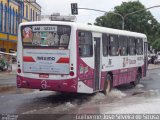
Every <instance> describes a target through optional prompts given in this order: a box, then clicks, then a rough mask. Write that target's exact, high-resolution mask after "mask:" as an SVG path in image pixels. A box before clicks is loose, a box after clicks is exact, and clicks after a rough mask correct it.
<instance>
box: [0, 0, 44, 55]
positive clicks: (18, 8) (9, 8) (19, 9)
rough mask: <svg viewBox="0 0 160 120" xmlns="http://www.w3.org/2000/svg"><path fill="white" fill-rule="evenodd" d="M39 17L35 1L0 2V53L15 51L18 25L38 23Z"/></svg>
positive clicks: (39, 12) (12, 0)
mask: <svg viewBox="0 0 160 120" xmlns="http://www.w3.org/2000/svg"><path fill="white" fill-rule="evenodd" d="M40 16H41V6H40V5H39V4H38V3H36V0H0V51H3V52H11V51H16V49H17V31H18V25H19V23H21V22H27V21H39V20H40Z"/></svg>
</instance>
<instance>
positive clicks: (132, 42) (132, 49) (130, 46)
mask: <svg viewBox="0 0 160 120" xmlns="http://www.w3.org/2000/svg"><path fill="white" fill-rule="evenodd" d="M128 50H129V54H130V55H136V40H135V38H133V37H129V41H128Z"/></svg>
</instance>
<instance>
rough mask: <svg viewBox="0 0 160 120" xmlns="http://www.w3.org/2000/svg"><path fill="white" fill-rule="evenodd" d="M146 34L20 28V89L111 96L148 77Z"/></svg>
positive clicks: (57, 24) (67, 26)
mask: <svg viewBox="0 0 160 120" xmlns="http://www.w3.org/2000/svg"><path fill="white" fill-rule="evenodd" d="M147 51H148V43H147V37H146V35H144V34H141V33H136V32H129V31H124V30H116V29H111V28H104V27H99V26H94V25H85V24H78V23H74V22H62V21H37V22H26V23H21V24H20V25H19V31H18V45H17V87H18V88H29V89H39V90H50V91H58V92H71V93H88V94H90V93H94V92H98V91H102V92H104V93H105V94H107V93H109V92H110V90H111V88H112V87H115V86H118V85H121V84H126V83H131V84H133V85H136V84H138V83H139V81H140V79H141V78H143V77H145V76H146V71H147V66H148V64H147Z"/></svg>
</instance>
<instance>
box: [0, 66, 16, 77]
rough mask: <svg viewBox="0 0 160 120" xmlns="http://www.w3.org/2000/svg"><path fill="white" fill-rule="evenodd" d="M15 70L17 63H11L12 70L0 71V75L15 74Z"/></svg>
mask: <svg viewBox="0 0 160 120" xmlns="http://www.w3.org/2000/svg"><path fill="white" fill-rule="evenodd" d="M16 71H17V64H12V71H11V72H8V71H5V72H3V71H0V77H5V76H7V75H16Z"/></svg>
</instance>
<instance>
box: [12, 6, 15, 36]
mask: <svg viewBox="0 0 160 120" xmlns="http://www.w3.org/2000/svg"><path fill="white" fill-rule="evenodd" d="M12 12H13V14H12V34H14V16H15V13H14V8H13V11H12Z"/></svg>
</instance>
